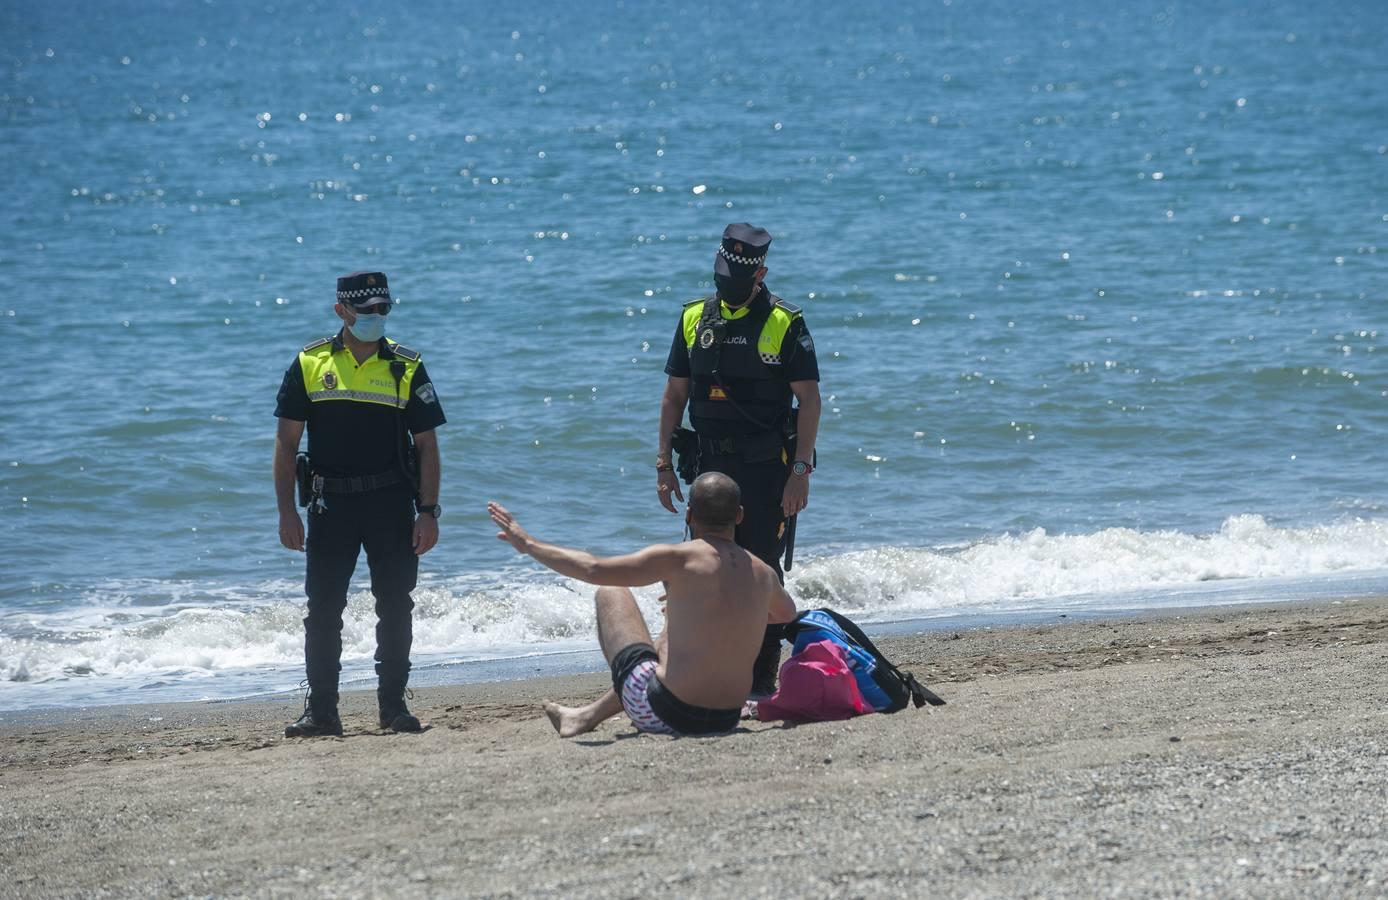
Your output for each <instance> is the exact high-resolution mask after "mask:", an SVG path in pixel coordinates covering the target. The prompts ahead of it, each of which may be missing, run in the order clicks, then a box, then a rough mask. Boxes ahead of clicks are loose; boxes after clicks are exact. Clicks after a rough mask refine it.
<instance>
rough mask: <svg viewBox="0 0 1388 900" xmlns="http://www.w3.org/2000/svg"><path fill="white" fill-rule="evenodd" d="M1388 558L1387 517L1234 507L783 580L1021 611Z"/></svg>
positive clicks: (892, 607)
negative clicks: (1314, 518)
mask: <svg viewBox="0 0 1388 900" xmlns="http://www.w3.org/2000/svg"><path fill="white" fill-rule="evenodd" d="M1384 568H1388V521H1384V520H1365V519H1353V520H1346V521H1342V522H1337V523H1334V524H1328V525H1317V526H1311V527H1307V528H1279V527H1277V526H1274V525H1271V524H1269V523H1268V522H1267V520H1266V519H1264V518H1263V517H1262V516H1259V515H1242V516H1234V517H1231V518H1229V519H1227V520H1225V522H1224V523H1223V525H1222V526H1221V527H1220V529H1219V531H1217V532H1214V533H1212V534H1203V535H1201V534H1187V533H1185V532H1180V531H1137V530H1134V529H1130V528H1108V529H1104V530H1102V531H1097V532H1094V533H1091V534H1078V535H1070V534H1058V535H1052V534H1048V533H1047V532H1046V531H1045V530H1044V529H1041V528H1037V529H1034V530H1032V531H1029V532H1026V533H1023V534H1019V535H1002V536H999V537H994V538H989V539H987V540H983V541H980V542H978V543H975V544H971V545H969V546H965V547H956V548H942V549H909V548H895V547H886V548H879V549H871V550H864V551H859V552H853V553H845V554H842V555H839V556H835V557H828V558H822V559H817V560H813V561H811V562H809V563H807V564H806V565H805V566H804V568H803V569H801V570H798V571H796V572H795V573H794V577H793V578H792V579H791V580H790V582H789V587H790V589H791V591H792V593H793V594H794V595H795V596H796V597H797V599H798V600H799V601H800V602H801V603H802V604H815V605H817V604H821V603H822V604H828V605H835V606H838V607H841V608H842V609H844V610H848V611H854V612H858V613H866V614H868V615H869V616H901V617H908V616H912V615H917V616H929V615H939V614H954V613H988V612H1021V611H1025V610H1027V609H1031V608H1037V607H1039V606H1045V605H1054V601H1056V600H1060V599H1063V598H1071V597H1081V596H1084V597H1097V598H1103V597H1117V596H1120V595H1130V594H1133V593H1134V592H1142V591H1159V590H1161V589H1167V588H1175V587H1185V586H1190V585H1194V584H1199V583H1202V582H1208V581H1214V580H1226V579H1254V580H1262V579H1280V578H1295V577H1306V576H1317V575H1326V574H1331V573H1341V572H1350V571H1371V570H1377V569H1384Z"/></svg>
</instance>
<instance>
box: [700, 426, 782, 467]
mask: <svg viewBox="0 0 1388 900" xmlns="http://www.w3.org/2000/svg"><path fill="white" fill-rule="evenodd" d="M784 448H785V438H783V437H781V435H780V434H778V433H777V432H774V431H771V432H767V433H766V434H754V435H748V436H746V437H725V438H706V437H701V438H699V452H700V453H707V454H709V455H710V456H741V457H742V458H743V459H745V460H747V461H749V462H750V461H753V460H758V459H771V458H772V457H774V456H776V455H777V454H779V453H780V452H781V450H783V449H784Z"/></svg>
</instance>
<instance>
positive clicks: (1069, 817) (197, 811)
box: [0, 597, 1388, 896]
mask: <svg viewBox="0 0 1388 900" xmlns="http://www.w3.org/2000/svg"><path fill="white" fill-rule="evenodd" d="M875 639H876V638H875ZM878 643H879V646H881V647H882V649H883V650H884V652H886V653H887V655H888V656H889V657H890V658H891V659H892V660H893V661H894V662H896V663H898V664H899V665H900V666H902V667H903V668H905V669H908V670H911V671H913V672H914V673H915V674H916V676H917V677H918V678H919V679H920V680H921V681H922V682H923V683H925V684H927V685H929V686H930V687H931V688H932V689H934V690H935V691H936V692H937V693H939V694H941V696H943V697H944V698H945V699H946V700H947V701H948V704H949V705H947V706H945V707H942V708H940V709H927V710H906V711H904V712H902V713H898V714H895V715H891V716H884V715H874V716H865V717H861V718H858V719H854V720H851V721H847V722H833V723H820V724H815V725H804V726H798V727H787V726H784V725H781V724H779V723H765V724H763V723H759V722H749V723H744V727H743V728H741V729H739V730H738V731H737V732H734V733H733V734H731V735H728V736H724V737H719V738H712V739H693V738H685V739H671V738H665V737H654V736H638V735H637V734H636V732H635V731H634V729H632V728H631V725H630V723H629V722H628V721H627V720H626V719H625V717H624V716H618V717H616V718H614V719H613V720H610V721H609V722H607V723H604V724H603V725H602V726H600V727H599V728H598V729H597V730H596V731H595V732H594V733H592V734H590V735H585V736H583V737H580V738H577V739H573V740H568V741H564V740H560V739H559V738H558V737H557V736H555V734H554V732H553V731H552V730H551V728H550V726H549V724H548V722H547V721H546V720H545V719H544V716H543V712H542V711H541V709H540V706H539V704H540V702H541V701H542V700H543V699H555V700H558V701H560V702H581V701H585V700H587V699H591V698H592V697H593V696H596V694H597V693H598V692H600V691H601V690H603V689H605V688H606V686H607V685H608V683H609V682H608V679H607V677H606V676H605V674H601V673H600V674H587V675H564V676H551V677H545V678H540V679H530V680H521V681H506V682H485V683H477V684H469V685H447V686H444V685H427V686H422V687H420V688H419V689H418V690H417V691H416V696H415V699H414V700H413V702H412V708H413V709H414V710H415V711H416V712H417V713H418V714H419V715H420V716H421V718H423V719H424V720H425V722H426V723H427V724H428V725H429V729H428V730H427V731H425V732H424V733H423V734H420V735H388V734H385V733H382V732H381V731H380V730H379V729H378V728H377V727H376V725H375V721H374V696H373V695H372V694H371V693H370V692H351V693H346V694H344V696H343V703H342V712H343V718H344V725H345V727H346V736H345V737H344V738H342V739H336V738H324V739H316V740H289V739H285V738H283V737H282V736H281V735H282V729H283V726H284V724H285V723H287V722H289V721H291V720H292V719H293V718H294V717H295V716H297V714H298V710H299V701H297V699H295V698H292V697H291V698H283V697H281V698H277V699H254V700H233V701H207V702H199V703H175V704H150V705H129V706H118V707H93V708H86V709H72V708H50V709H46V710H35V711H22V712H19V713H15V714H5V715H4V716H3V718H0V763H2V764H3V765H2V766H0V798H3V800H4V802H3V803H0V810H3V811H0V864H3V866H4V869H5V871H6V872H7V873H10V879H9V882H8V883H7V885H6V886H5V887H4V888H3V889H0V895H11V892H13V895H15V896H20V895H23V896H52V895H72V894H78V895H85V894H94V893H106V892H110V893H114V894H116V895H122V896H129V895H146V896H147V895H155V896H165V895H183V894H234V895H257V896H258V895H269V894H279V893H287V892H289V891H295V892H303V891H307V892H309V893H322V894H325V895H327V894H331V895H335V896H369V895H374V894H383V893H384V894H392V895H405V896H429V895H436V894H439V893H445V894H450V895H467V896H473V895H486V896H498V895H500V896H513V895H555V896H560V895H562V896H575V895H578V896H630V895H633V894H645V893H654V892H656V891H665V892H670V891H673V892H675V893H677V894H682V895H684V894H701V895H702V894H711V893H721V892H736V893H738V894H746V893H752V892H756V891H759V890H763V889H765V890H773V891H775V892H778V893H786V892H788V893H790V894H792V895H796V894H817V895H824V894H835V895H838V894H845V893H848V894H852V893H862V894H867V893H885V892H892V893H898V894H903V893H904V894H918V893H920V892H921V891H922V890H924V889H925V888H926V887H929V893H931V894H935V895H942V896H974V895H984V894H994V895H996V894H999V893H1001V894H1008V895H1019V896H1032V895H1057V894H1062V893H1073V892H1078V893H1081V894H1087V895H1092V894H1095V893H1141V894H1144V895H1163V896H1166V895H1186V896H1188V895H1191V894H1197V895H1200V894H1210V895H1220V896H1253V895H1257V896H1306V895H1308V894H1310V895H1322V896H1331V895H1334V896H1373V895H1378V894H1381V892H1382V890H1383V889H1384V885H1385V884H1388V858H1385V855H1384V854H1383V853H1382V852H1381V835H1382V834H1383V833H1384V829H1385V826H1388V821H1385V820H1386V819H1388V813H1386V812H1385V810H1388V738H1386V737H1385V735H1388V654H1386V653H1385V652H1384V651H1385V648H1386V647H1388V597H1367V598H1361V599H1354V600H1339V601H1324V602H1317V603H1282V602H1279V603H1273V604H1261V605H1251V606H1245V605H1240V606H1219V607H1213V608H1206V609H1201V610H1189V609H1183V610H1167V611H1162V612H1161V613H1157V614H1153V613H1152V612H1151V611H1148V612H1147V613H1143V614H1138V615H1136V616H1123V617H1112V618H1103V617H1095V618H1090V617H1085V618H1083V619H1081V618H1078V617H1074V618H1071V617H1069V614H1067V618H1066V619H1057V620H1055V621H1051V622H1046V623H1032V624H1019V625H1012V626H1007V627H991V626H980V627H977V628H973V629H960V630H948V629H946V630H939V631H928V632H924V633H920V634H894V635H886V636H883V637H882V638H881V640H880V641H878Z"/></svg>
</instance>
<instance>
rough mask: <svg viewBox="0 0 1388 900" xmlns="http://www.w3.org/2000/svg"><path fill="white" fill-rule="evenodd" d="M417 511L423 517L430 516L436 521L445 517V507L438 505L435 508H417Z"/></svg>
mask: <svg viewBox="0 0 1388 900" xmlns="http://www.w3.org/2000/svg"><path fill="white" fill-rule="evenodd" d="M415 509H417V510H419V514H420V515H421V516H423V515H429V516H433V517H434V518H435V519H437V518H439V517H440V516H442V515H443V506H442V505H441V504H438V503H435V504H434V505H433V506H422V505H421V506H416V507H415Z"/></svg>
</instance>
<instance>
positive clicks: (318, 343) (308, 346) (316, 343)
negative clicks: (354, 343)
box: [302, 337, 333, 353]
mask: <svg viewBox="0 0 1388 900" xmlns="http://www.w3.org/2000/svg"><path fill="white" fill-rule="evenodd" d="M332 342H333V339H332V338H330V337H325V338H319V339H318V340H316V341H314V342H313V343H312V344H305V345H304V349H303V351H302V352H304V353H307V352H308V351H310V350H317V349H318V348H319V347H321V346H323V345H324V344H331V343H332Z"/></svg>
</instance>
